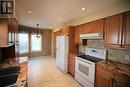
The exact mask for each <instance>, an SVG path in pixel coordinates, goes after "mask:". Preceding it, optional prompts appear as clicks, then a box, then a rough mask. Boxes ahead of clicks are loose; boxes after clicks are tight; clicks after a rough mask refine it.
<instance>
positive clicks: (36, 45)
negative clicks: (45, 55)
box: [31, 35, 42, 51]
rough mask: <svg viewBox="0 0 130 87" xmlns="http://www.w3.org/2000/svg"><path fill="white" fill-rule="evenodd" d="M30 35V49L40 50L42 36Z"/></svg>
mask: <svg viewBox="0 0 130 87" xmlns="http://www.w3.org/2000/svg"><path fill="white" fill-rule="evenodd" d="M36 36H37V35H31V51H42V38H41V37H42V36H41V35H38V36H39V38H38V37H36Z"/></svg>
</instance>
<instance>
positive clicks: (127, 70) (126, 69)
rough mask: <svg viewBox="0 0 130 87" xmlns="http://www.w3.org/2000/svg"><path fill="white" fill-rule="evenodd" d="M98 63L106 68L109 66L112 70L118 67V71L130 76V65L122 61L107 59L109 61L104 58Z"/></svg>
mask: <svg viewBox="0 0 130 87" xmlns="http://www.w3.org/2000/svg"><path fill="white" fill-rule="evenodd" d="M97 64H100V65H101V66H103V67H104V68H107V69H109V70H111V71H112V70H114V69H116V71H118V72H120V73H122V74H125V75H127V76H130V65H126V64H122V63H119V62H116V61H112V60H107V61H105V60H102V61H100V62H98V63H97Z"/></svg>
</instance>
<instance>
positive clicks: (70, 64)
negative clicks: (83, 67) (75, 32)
mask: <svg viewBox="0 0 130 87" xmlns="http://www.w3.org/2000/svg"><path fill="white" fill-rule="evenodd" d="M75 57H76V56H75V54H72V53H70V54H69V60H68V70H69V73H70V74H71V75H72V76H74V75H75Z"/></svg>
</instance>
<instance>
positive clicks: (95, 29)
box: [91, 19, 104, 33]
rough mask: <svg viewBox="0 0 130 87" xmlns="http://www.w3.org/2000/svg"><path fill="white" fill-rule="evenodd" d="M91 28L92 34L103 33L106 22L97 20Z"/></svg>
mask: <svg viewBox="0 0 130 87" xmlns="http://www.w3.org/2000/svg"><path fill="white" fill-rule="evenodd" d="M91 28H92V33H100V32H103V28H104V20H103V19H101V20H97V21H94V22H92V25H91Z"/></svg>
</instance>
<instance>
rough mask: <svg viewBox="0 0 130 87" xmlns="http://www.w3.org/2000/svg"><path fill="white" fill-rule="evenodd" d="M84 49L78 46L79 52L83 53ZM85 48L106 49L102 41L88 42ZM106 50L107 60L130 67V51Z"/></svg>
mask: <svg viewBox="0 0 130 87" xmlns="http://www.w3.org/2000/svg"><path fill="white" fill-rule="evenodd" d="M85 47H86V46H79V52H80V53H84V49H85ZM87 47H90V48H99V49H106V48H104V41H103V40H88V41H87ZM107 50H108V59H111V60H114V61H118V62H120V63H124V64H129V65H130V51H125V50H117V49H107Z"/></svg>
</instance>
